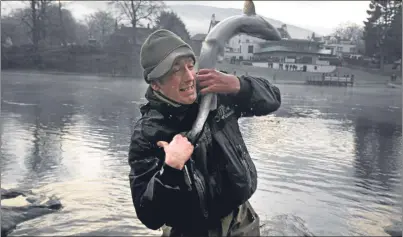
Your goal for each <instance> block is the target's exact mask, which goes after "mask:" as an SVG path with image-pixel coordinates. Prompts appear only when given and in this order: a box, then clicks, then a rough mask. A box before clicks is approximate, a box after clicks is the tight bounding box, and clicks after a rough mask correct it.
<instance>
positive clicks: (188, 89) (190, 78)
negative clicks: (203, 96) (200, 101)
mask: <svg viewBox="0 0 403 237" xmlns="http://www.w3.org/2000/svg"><path fill="white" fill-rule="evenodd" d="M195 78H196V72H195V70H194V61H193V59H192V58H191V57H182V58H179V59H177V60H176V62H175V63H174V65H173V66H172V69H171V72H170V73H169V74H168V76H167V77H166V78H164V79H162V80H160V81H157V82H155V83H153V84H152V88H153V89H154V90H156V91H159V92H160V93H162V94H163V95H165V96H166V97H168V98H169V99H171V100H173V101H175V102H178V103H181V104H192V103H193V102H195V100H196V98H197V93H196V80H195Z"/></svg>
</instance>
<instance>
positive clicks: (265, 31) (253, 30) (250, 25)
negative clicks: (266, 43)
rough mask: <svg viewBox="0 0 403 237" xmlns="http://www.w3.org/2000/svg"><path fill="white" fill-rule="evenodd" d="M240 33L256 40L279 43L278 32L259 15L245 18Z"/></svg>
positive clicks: (279, 35) (279, 36)
mask: <svg viewBox="0 0 403 237" xmlns="http://www.w3.org/2000/svg"><path fill="white" fill-rule="evenodd" d="M242 24H243V27H242V30H241V32H242V33H244V34H247V35H250V36H253V37H256V38H260V39H263V40H270V41H280V40H281V34H280V32H279V31H278V30H277V29H276V28H275V27H274V26H273V25H271V24H270V23H269V22H268V21H267V20H265V19H264V18H263V17H261V16H259V15H252V16H245V17H244V20H243V22H242Z"/></svg>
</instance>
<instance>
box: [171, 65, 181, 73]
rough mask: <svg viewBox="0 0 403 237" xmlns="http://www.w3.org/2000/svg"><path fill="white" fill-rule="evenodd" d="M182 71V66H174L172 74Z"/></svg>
mask: <svg viewBox="0 0 403 237" xmlns="http://www.w3.org/2000/svg"><path fill="white" fill-rule="evenodd" d="M179 70H180V66H179V65H174V66H173V67H172V72H174V73H175V72H178V71H179Z"/></svg>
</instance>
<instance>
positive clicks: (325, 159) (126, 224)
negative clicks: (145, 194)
mask: <svg viewBox="0 0 403 237" xmlns="http://www.w3.org/2000/svg"><path fill="white" fill-rule="evenodd" d="M1 83H2V86H1V90H2V94H1V95H2V104H1V117H2V123H1V127H0V129H1V142H2V146H1V184H2V187H3V188H10V187H17V188H29V189H33V190H34V191H36V192H41V193H44V194H46V195H53V194H55V195H57V196H58V197H60V198H61V201H62V204H63V205H64V208H63V209H62V210H61V211H60V212H57V213H55V214H49V215H45V216H42V217H39V218H37V219H34V220H31V221H28V222H25V223H23V224H21V225H20V226H19V227H18V228H17V230H15V231H14V232H13V234H12V235H59V236H61V235H132V236H133V235H138V236H140V235H142V236H144V235H155V234H160V233H159V232H156V231H150V230H147V229H146V228H144V227H143V226H142V224H141V223H140V222H139V221H138V220H137V219H136V214H135V211H134V208H133V205H132V201H131V196H130V189H129V182H128V172H129V166H128V164H127V152H128V145H129V140H130V135H131V131H132V124H133V123H134V122H135V121H136V119H137V118H138V116H139V115H140V113H139V105H140V104H142V103H144V102H145V99H144V91H145V88H146V85H145V84H143V83H137V82H134V81H130V80H122V79H107V78H97V77H89V76H82V77H80V76H61V75H46V74H25V73H9V72H7V73H6V72H2V79H1ZM279 87H280V89H281V91H282V100H283V104H282V107H281V109H280V110H279V111H277V112H276V113H275V114H273V115H270V116H265V117H254V118H242V119H241V120H240V126H241V130H242V133H243V135H244V138H245V141H246V143H247V146H248V149H249V152H250V153H251V155H252V157H253V159H254V160H255V163H256V165H257V168H258V172H259V173H258V175H259V184H258V191H257V192H256V194H255V195H254V196H253V197H252V200H251V202H252V205H253V206H254V207H255V209H256V211H257V212H258V214H259V215H260V216H261V218H262V222H264V220H266V219H270V218H271V217H274V216H278V215H282V214H287V215H289V214H290V215H295V216H298V217H299V218H301V219H302V220H304V221H305V222H306V225H307V227H308V229H309V230H310V231H311V232H312V233H314V234H315V235H385V232H384V231H383V227H384V226H387V225H389V224H391V222H392V220H398V219H400V218H401V213H402V207H401V205H400V200H401V198H402V196H401V193H402V192H401V191H402V189H401V186H402V183H401V173H402V172H401V171H402V161H401V155H402V154H401V151H402V132H401V131H402V125H401V120H402V118H401V114H402V111H401V103H402V102H401V101H402V98H401V91H400V90H399V89H387V88H369V87H367V88H365V87H362V88H358V87H357V88H321V87H306V86H302V85H301V86H297V85H279Z"/></svg>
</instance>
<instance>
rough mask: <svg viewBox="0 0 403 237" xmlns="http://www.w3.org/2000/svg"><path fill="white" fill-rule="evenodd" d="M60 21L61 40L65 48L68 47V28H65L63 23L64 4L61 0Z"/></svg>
mask: <svg viewBox="0 0 403 237" xmlns="http://www.w3.org/2000/svg"><path fill="white" fill-rule="evenodd" d="M59 21H60V27H61V36H60V38H61V39H62V42H63V46H66V45H67V42H66V27H65V26H64V22H63V11H62V2H61V1H60V0H59Z"/></svg>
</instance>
